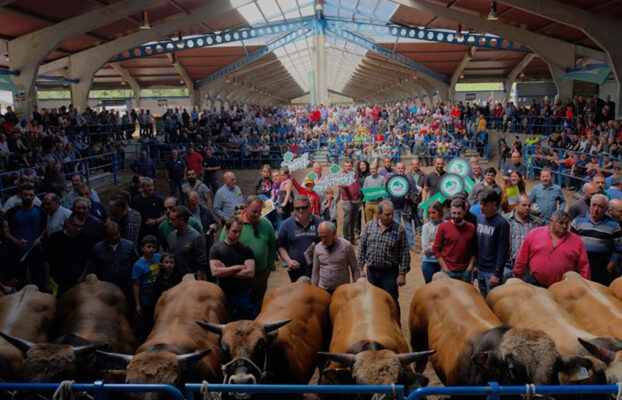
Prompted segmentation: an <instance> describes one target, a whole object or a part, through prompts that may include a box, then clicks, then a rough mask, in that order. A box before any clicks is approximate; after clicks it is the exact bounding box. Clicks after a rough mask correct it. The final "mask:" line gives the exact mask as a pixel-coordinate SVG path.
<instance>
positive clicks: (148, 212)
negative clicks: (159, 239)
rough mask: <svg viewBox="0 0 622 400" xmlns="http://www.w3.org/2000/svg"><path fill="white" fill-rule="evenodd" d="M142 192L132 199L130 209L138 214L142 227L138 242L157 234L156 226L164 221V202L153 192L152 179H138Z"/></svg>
mask: <svg viewBox="0 0 622 400" xmlns="http://www.w3.org/2000/svg"><path fill="white" fill-rule="evenodd" d="M140 184H141V186H142V189H143V190H142V192H141V193H140V194H138V195H136V196H134V199H132V208H133V209H134V210H136V211H138V212H139V213H140V218H141V221H142V225H141V227H140V235H139V240H141V239H142V238H144V237H145V236H147V235H154V236H156V235H157V234H158V226H159V225H160V223H161V222H162V221H164V220H165V219H166V215H164V213H163V211H164V200H163V199H162V197H160V195H159V194H156V193H154V192H153V190H154V185H153V179H151V178H148V177H142V178H140Z"/></svg>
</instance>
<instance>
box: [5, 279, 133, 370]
mask: <svg viewBox="0 0 622 400" xmlns="http://www.w3.org/2000/svg"><path fill="white" fill-rule="evenodd" d="M126 315H127V304H126V301H125V296H124V295H123V292H122V291H121V289H119V288H118V287H117V286H116V285H113V284H112V283H108V282H102V281H100V280H98V279H97V276H95V275H94V274H90V275H88V276H87V277H86V279H85V281H84V282H82V283H80V284H79V285H76V286H75V287H73V288H72V289H71V290H69V291H67V292H66V293H64V294H63V295H62V296H61V297H60V299H59V300H58V307H57V313H56V323H55V324H56V326H57V327H58V328H57V331H58V333H59V334H60V335H61V336H60V337H59V338H58V339H56V340H55V341H54V342H53V343H37V344H35V345H33V346H30V347H28V349H27V350H26V348H24V350H26V351H27V357H26V359H25V360H24V366H23V368H22V377H23V379H25V380H27V381H30V382H57V381H62V380H65V379H76V380H79V381H89V380H92V379H95V378H96V377H97V376H96V373H97V369H95V359H94V357H92V356H93V355H94V354H95V350H97V349H98V348H102V347H108V348H109V349H110V350H112V351H117V352H125V353H130V352H132V351H133V350H134V348H135V347H136V341H135V339H134V332H133V331H132V328H131V327H130V324H129V322H128V321H127V318H126ZM13 340H17V339H16V338H13Z"/></svg>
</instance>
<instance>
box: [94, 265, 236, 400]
mask: <svg viewBox="0 0 622 400" xmlns="http://www.w3.org/2000/svg"><path fill="white" fill-rule="evenodd" d="M227 319H228V316H227V309H226V299H225V294H224V293H223V291H222V290H221V289H220V287H218V286H217V285H215V284H213V283H210V282H205V281H197V280H195V278H194V276H193V275H191V274H188V275H185V276H184V278H183V279H182V282H181V283H180V284H178V285H176V286H174V287H173V288H171V289H169V290H167V291H166V292H164V293H163V294H162V296H161V297H160V299H159V300H158V303H157V304H156V309H155V323H154V326H153V330H152V331H151V333H150V334H149V337H148V338H147V341H146V342H145V343H144V344H142V345H141V346H140V347H139V348H138V349H137V350H136V355H134V356H130V355H124V354H118V353H108V352H102V351H99V352H98V353H99V354H101V355H102V356H103V357H105V358H107V359H108V360H110V361H115V360H116V361H118V362H122V363H126V364H127V368H126V375H125V381H126V382H127V383H167V384H172V385H181V384H182V383H184V382H186V381H189V380H191V381H195V382H200V381H202V380H207V381H209V382H220V380H221V377H222V375H221V372H220V357H221V352H220V347H219V346H218V336H217V335H215V334H212V333H209V332H207V331H206V330H205V329H202V328H201V327H200V326H198V325H197V323H196V321H208V322H212V323H217V324H221V323H225V322H227ZM210 351H211V353H210ZM208 353H209V355H208ZM141 397H145V398H157V397H159V396H155V395H145V396H141Z"/></svg>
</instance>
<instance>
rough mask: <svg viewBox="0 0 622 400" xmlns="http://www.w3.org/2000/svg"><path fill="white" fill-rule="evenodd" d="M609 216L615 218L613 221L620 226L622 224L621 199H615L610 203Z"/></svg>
mask: <svg viewBox="0 0 622 400" xmlns="http://www.w3.org/2000/svg"><path fill="white" fill-rule="evenodd" d="M609 216H610V217H611V218H613V220H615V221H617V222H618V223H619V224H622V200H621V199H613V200H610V201H609Z"/></svg>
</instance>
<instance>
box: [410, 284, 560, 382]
mask: <svg viewBox="0 0 622 400" xmlns="http://www.w3.org/2000/svg"><path fill="white" fill-rule="evenodd" d="M409 326H410V335H411V336H410V337H411V345H412V348H413V350H418V349H425V348H428V346H429V347H431V348H434V349H436V354H435V355H434V356H432V357H431V358H430V361H431V362H432V365H433V366H434V370H435V371H436V374H437V375H438V377H439V378H440V379H441V381H442V382H443V384H445V385H450V386H462V385H466V386H478V385H486V384H487V383H488V382H499V383H500V384H502V385H522V384H527V383H535V384H538V385H549V384H558V383H559V380H558V376H557V372H558V370H559V369H560V366H561V365H562V364H563V363H562V362H561V361H562V358H561V356H560V355H559V353H558V352H557V350H556V349H555V344H554V343H553V341H552V340H551V339H550V338H549V337H548V336H546V335H545V334H544V333H542V332H540V331H534V330H530V329H517V328H513V327H510V326H507V325H502V323H501V321H500V320H499V318H497V317H496V316H495V315H494V314H493V312H492V311H491V310H490V308H488V306H487V305H486V302H485V301H484V299H483V298H482V296H481V294H479V292H478V291H477V290H476V289H475V287H474V286H473V285H469V284H467V283H465V282H463V281H460V280H457V279H451V278H450V277H449V276H448V275H447V274H444V273H436V274H435V275H434V277H433V280H432V282H430V283H429V284H427V285H425V286H423V287H421V288H419V289H418V290H417V292H416V293H415V295H414V297H413V299H412V302H411V304H410V315H409ZM424 368H425V363H418V364H417V370H418V371H423V369H424Z"/></svg>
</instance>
